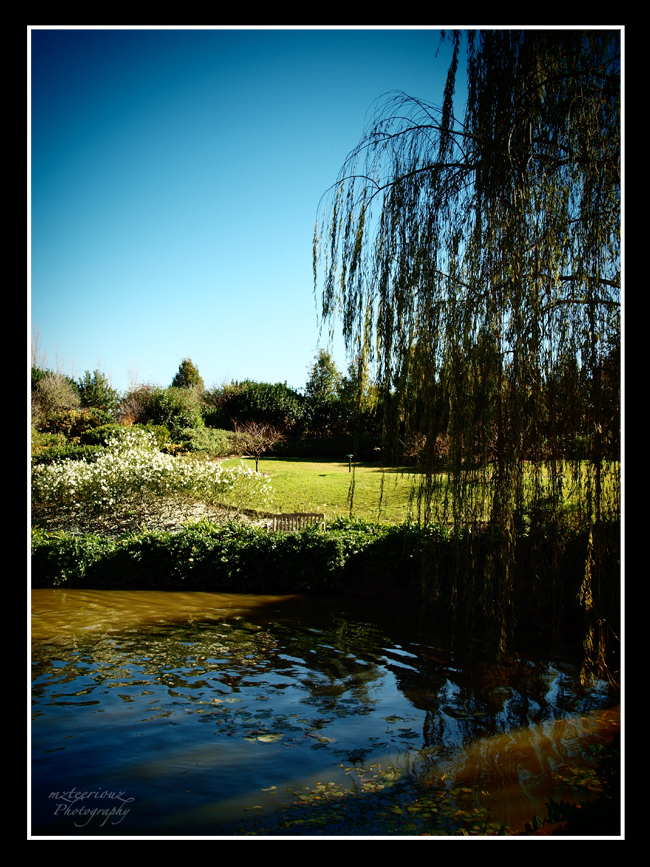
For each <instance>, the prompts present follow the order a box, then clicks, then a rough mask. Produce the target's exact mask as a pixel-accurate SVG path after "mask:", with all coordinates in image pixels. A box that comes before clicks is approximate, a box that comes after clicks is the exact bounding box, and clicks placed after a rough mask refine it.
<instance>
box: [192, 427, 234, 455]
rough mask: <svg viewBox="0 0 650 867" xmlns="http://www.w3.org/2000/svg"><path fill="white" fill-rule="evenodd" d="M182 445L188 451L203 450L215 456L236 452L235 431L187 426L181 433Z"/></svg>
mask: <svg viewBox="0 0 650 867" xmlns="http://www.w3.org/2000/svg"><path fill="white" fill-rule="evenodd" d="M179 439H180V445H182V446H183V450H184V451H187V452H203V453H205V454H207V455H212V456H214V457H227V456H228V455H232V454H236V451H235V448H234V444H233V433H232V431H227V430H217V429H216V428H207V427H203V428H185V429H184V430H182V431H181V433H180V437H179Z"/></svg>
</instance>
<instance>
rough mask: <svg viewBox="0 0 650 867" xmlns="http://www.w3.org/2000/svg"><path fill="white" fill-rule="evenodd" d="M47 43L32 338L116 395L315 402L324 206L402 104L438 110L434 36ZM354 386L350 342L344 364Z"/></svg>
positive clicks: (139, 37)
mask: <svg viewBox="0 0 650 867" xmlns="http://www.w3.org/2000/svg"><path fill="white" fill-rule="evenodd" d="M30 35H31V42H30V59H31V74H30V85H31V86H30V131H31V136H30V153H31V163H30V166H31V171H30V183H31V197H30V216H31V228H30V249H31V262H30V304H31V310H30V312H31V324H32V329H33V333H34V335H38V339H39V348H40V349H41V351H42V353H44V354H45V364H46V366H47V367H51V368H57V367H58V368H59V369H60V370H62V371H63V372H64V373H67V374H69V375H72V376H74V377H75V378H79V377H80V376H81V375H82V374H83V373H84V371H85V370H90V371H93V370H95V369H97V368H99V369H100V370H101V371H102V372H103V373H105V374H106V375H107V376H109V377H110V379H111V381H112V384H113V387H114V388H117V389H118V390H120V391H125V390H126V389H127V388H128V386H129V384H130V382H131V381H132V380H133V379H134V378H135V379H137V380H138V381H139V382H141V383H145V382H150V383H154V384H158V385H162V386H167V385H170V384H171V381H172V378H173V376H174V374H175V373H176V371H177V370H178V366H179V364H180V362H181V360H182V359H183V358H185V357H190V358H191V359H192V360H193V362H194V363H195V364H196V365H197V366H198V368H199V371H200V373H201V375H202V377H203V379H204V381H205V384H206V386H208V387H211V386H213V385H219V384H220V383H222V382H224V381H230V380H231V379H238V380H242V379H246V378H248V379H254V380H258V381H263V382H285V381H286V382H287V384H288V385H290V386H292V387H294V388H301V387H303V386H304V384H305V382H306V379H307V376H308V372H307V368H308V366H309V364H310V363H311V362H312V361H313V358H314V355H315V353H316V351H317V348H318V346H319V345H323V346H325V348H330V347H328V346H327V343H326V342H323V341H324V338H323V341H321V343H320V344H319V332H318V316H317V314H318V311H317V305H316V302H315V299H314V293H313V277H312V250H311V247H312V238H313V231H314V224H315V220H316V213H317V208H318V204H319V200H320V197H321V195H322V194H323V193H324V192H325V191H326V189H327V188H328V187H329V186H330V185H331V184H332V183H333V182H334V181H335V179H336V175H337V172H338V170H339V169H340V167H341V165H342V164H343V162H344V160H345V157H346V155H347V154H348V152H349V151H350V150H352V148H353V147H354V146H355V145H356V144H357V142H358V141H359V139H360V137H361V134H362V130H363V124H364V118H365V116H366V112H367V111H368V109H369V108H370V107H371V104H372V103H373V101H374V100H375V99H376V98H377V97H379V96H381V95H382V94H383V93H386V92H387V91H390V90H403V91H405V92H406V93H408V94H410V95H412V96H418V97H422V98H424V99H426V100H429V101H432V102H436V103H440V102H442V93H443V88H444V80H445V75H446V70H447V65H448V58H449V46H448V45H446V46H444V47H443V49H442V50H441V51H440V53H439V55H438V56H437V57H436V51H437V49H438V45H439V32H438V31H437V30H433V29H422V28H419V29H412V30H410V29H367V30H365V29H364V30H358V29H352V30H344V29H317V30H312V29H193V30H169V29H159V30H137V29H101V30H92V29H72V30H70V29H69V30H65V29H46V28H43V29H39V28H33V29H32V30H31V34H30ZM331 348H332V349H333V354H334V357H335V360H336V361H337V364H338V365H339V367H340V368H341V369H342V370H343V369H344V368H345V366H346V358H345V354H344V351H343V345H342V342H341V340H340V339H337V340H336V341H335V343H334V345H333V347H331Z"/></svg>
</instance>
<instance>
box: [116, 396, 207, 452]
mask: <svg viewBox="0 0 650 867" xmlns="http://www.w3.org/2000/svg"><path fill="white" fill-rule="evenodd" d="M202 413H203V401H202V398H201V394H200V392H199V391H198V390H197V389H194V388H157V387H154V386H148V385H144V386H139V387H138V388H136V389H132V390H131V391H130V392H129V393H128V394H126V395H125V396H124V397H123V399H122V401H121V403H120V417H121V419H122V421H124V422H128V423H137V424H145V425H146V424H154V425H163V426H165V427H166V428H167V429H168V430H169V433H170V435H171V439H172V441H173V442H179V441H180V439H181V435H182V431H184V430H185V429H186V428H201V427H203V425H204V421H203V415H202Z"/></svg>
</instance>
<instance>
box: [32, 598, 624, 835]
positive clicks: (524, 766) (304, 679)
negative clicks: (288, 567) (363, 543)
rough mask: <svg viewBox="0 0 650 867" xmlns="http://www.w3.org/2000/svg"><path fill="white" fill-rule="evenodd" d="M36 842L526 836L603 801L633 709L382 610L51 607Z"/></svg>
mask: <svg viewBox="0 0 650 867" xmlns="http://www.w3.org/2000/svg"><path fill="white" fill-rule="evenodd" d="M32 653H33V657H32V669H33V670H32V678H33V683H32V725H31V735H32V746H31V773H32V800H31V821H32V835H34V836H40V835H44V836H68V837H83V836H95V837H103V836H122V837H130V836H143V837H156V836H196V837H207V836H232V835H236V836H239V835H245V834H258V835H268V836H271V835H278V834H279V835H284V836H296V835H307V836H318V835H327V836H333V837H334V836H384V835H386V836H390V835H398V834H399V835H405V834H409V835H419V834H422V833H440V834H453V833H454V831H455V830H457V829H458V828H461V827H462V828H466V829H469V833H475V834H480V833H481V834H487V833H495V832H496V829H499V828H500V827H501V826H502V825H505V826H506V827H507V830H508V833H510V832H514V831H517V830H523V828H524V826H525V823H526V822H528V821H531V820H532V816H533V814H535V813H537V814H538V815H539V816H543V815H544V814H545V808H544V804H545V802H547V801H548V799H549V797H554V798H555V799H556V800H558V801H559V800H560V799H561V798H563V799H564V800H571V801H581V800H589V799H590V798H594V797H595V796H596V792H597V786H596V785H595V778H594V773H593V768H594V759H593V757H590V755H589V753H588V747H589V745H590V744H597V743H600V742H605V741H606V740H607V739H608V738H609V737H611V735H612V734H613V733H614V732H616V731H617V730H618V727H619V721H620V710H619V704H618V700H619V699H618V696H617V695H615V694H613V693H612V692H611V691H610V689H609V688H608V687H607V686H606V685H605V684H603V683H598V684H596V685H594V686H593V687H591V688H589V689H587V688H583V687H581V686H580V684H579V680H578V676H577V674H578V669H577V665H576V663H575V661H574V660H573V659H571V658H570V657H567V658H554V659H548V658H546V659H539V658H529V656H525V655H523V654H521V655H519V654H513V656H512V658H511V659H509V660H508V661H507V662H503V663H502V664H499V665H496V664H494V663H491V662H490V661H489V660H488V659H487V657H486V656H485V654H484V652H483V648H482V644H481V641H480V640H479V639H477V638H470V637H468V636H462V635H457V634H456V635H454V634H451V633H450V634H440V633H431V632H430V631H428V630H427V627H426V623H421V622H420V620H419V616H418V613H417V612H416V611H413V610H412V609H411V610H410V609H406V608H405V609H404V610H400V609H398V608H396V606H394V605H392V606H387V605H381V604H379V603H370V602H368V601H367V600H354V599H345V600H340V599H322V598H309V597H288V596H256V595H248V594H246V595H244V594H242V595H239V594H216V593H198V592H197V593H183V592H176V593H172V592H163V591H160V592H157V591H85V590H64V589H53V590H35V591H33V592H32Z"/></svg>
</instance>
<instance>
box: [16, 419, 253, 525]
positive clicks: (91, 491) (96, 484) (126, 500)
mask: <svg viewBox="0 0 650 867" xmlns="http://www.w3.org/2000/svg"><path fill="white" fill-rule="evenodd" d="M269 495H270V487H269V484H268V482H267V481H266V480H265V478H264V476H262V475H261V474H259V473H256V472H254V471H253V470H251V469H249V468H248V467H246V466H245V465H244V464H243V462H242V464H241V466H239V467H235V468H232V467H231V468H223V467H222V465H221V464H207V463H198V462H194V463H190V462H187V461H184V460H182V459H180V458H177V457H173V456H171V455H165V454H163V453H162V452H160V451H159V450H158V448H157V446H156V440H155V437H154V435H153V434H152V433H150V432H148V431H143V430H136V429H129V428H125V429H124V430H123V431H121V432H120V433H119V434H113V435H112V436H111V437H110V439H109V440H108V441H107V444H106V449H105V450H104V451H103V452H102V453H101V454H100V456H99V457H98V458H97V459H96V460H95V461H93V462H86V461H74V460H63V461H57V462H55V463H52V464H49V465H46V466H36V467H34V468H33V470H32V514H33V516H34V519H35V521H36V522H37V523H38V524H39V525H41V526H44V527H59V528H63V527H76V528H78V529H81V530H84V531H91V530H92V531H100V532H101V531H115V530H126V529H131V528H135V527H141V526H146V527H152V528H166V527H171V526H177V525H178V524H179V523H183V522H184V521H187V520H189V519H191V518H201V517H209V518H213V519H217V520H218V519H222V518H224V517H234V516H236V515H237V514H239V513H241V512H242V510H244V509H260V508H264V506H265V505H266V503H267V501H268V498H269Z"/></svg>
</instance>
